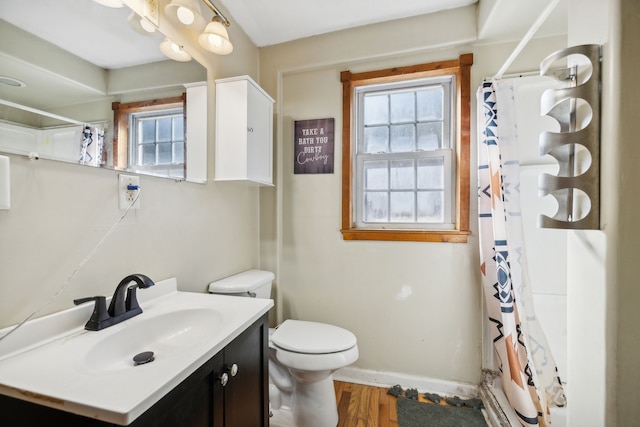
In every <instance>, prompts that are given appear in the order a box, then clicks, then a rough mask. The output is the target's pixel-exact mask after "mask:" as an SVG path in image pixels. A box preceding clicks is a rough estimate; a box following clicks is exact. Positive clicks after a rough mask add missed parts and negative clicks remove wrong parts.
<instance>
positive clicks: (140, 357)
mask: <svg viewBox="0 0 640 427" xmlns="http://www.w3.org/2000/svg"><path fill="white" fill-rule="evenodd" d="M154 359H155V357H153V351H143V352H142V353H138V354H136V355H135V356H133V364H134V366H138V365H144V364H145V363H149V362H153V360H154Z"/></svg>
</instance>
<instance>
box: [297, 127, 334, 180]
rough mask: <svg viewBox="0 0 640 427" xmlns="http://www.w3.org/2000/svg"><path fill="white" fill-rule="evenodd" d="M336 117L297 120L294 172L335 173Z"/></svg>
mask: <svg viewBox="0 0 640 427" xmlns="http://www.w3.org/2000/svg"><path fill="white" fill-rule="evenodd" d="M333 125H334V119H333V118H330V119H313V120H296V121H295V126H294V128H295V130H294V142H293V146H294V150H293V153H294V159H293V161H294V170H293V172H294V173H297V174H298V173H333V141H334V135H335V133H334V127H333Z"/></svg>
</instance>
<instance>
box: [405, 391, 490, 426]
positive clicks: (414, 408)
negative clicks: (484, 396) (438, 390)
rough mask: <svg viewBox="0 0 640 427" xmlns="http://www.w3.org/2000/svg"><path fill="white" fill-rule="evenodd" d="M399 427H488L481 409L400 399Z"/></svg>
mask: <svg viewBox="0 0 640 427" xmlns="http://www.w3.org/2000/svg"><path fill="white" fill-rule="evenodd" d="M397 408H398V427H461V426H464V427H488V426H487V422H486V421H485V419H484V415H482V411H481V410H480V409H474V408H467V407H458V406H445V405H439V404H435V403H423V402H418V401H417V400H413V399H407V398H406V397H402V396H400V397H398V402H397Z"/></svg>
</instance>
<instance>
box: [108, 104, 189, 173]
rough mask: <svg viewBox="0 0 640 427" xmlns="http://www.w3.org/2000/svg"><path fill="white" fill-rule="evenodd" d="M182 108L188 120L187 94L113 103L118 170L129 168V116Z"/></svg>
mask: <svg viewBox="0 0 640 427" xmlns="http://www.w3.org/2000/svg"><path fill="white" fill-rule="evenodd" d="M179 107H182V108H183V111H184V118H185V121H186V119H187V94H186V93H183V94H182V95H180V96H174V97H171V98H162V99H150V100H147V101H137V102H128V103H124V104H123V103H120V102H112V103H111V109H112V110H113V163H114V167H115V168H116V169H124V170H126V169H127V167H128V166H129V149H128V146H129V114H131V113H139V112H147V111H155V110H167V109H171V108H179Z"/></svg>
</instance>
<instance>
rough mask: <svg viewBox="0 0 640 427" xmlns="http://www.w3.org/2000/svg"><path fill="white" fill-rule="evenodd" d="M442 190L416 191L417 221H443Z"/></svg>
mask: <svg viewBox="0 0 640 427" xmlns="http://www.w3.org/2000/svg"><path fill="white" fill-rule="evenodd" d="M443 206H444V191H419V192H418V218H417V220H418V222H438V223H441V222H444V210H443V209H442V207H443Z"/></svg>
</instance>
